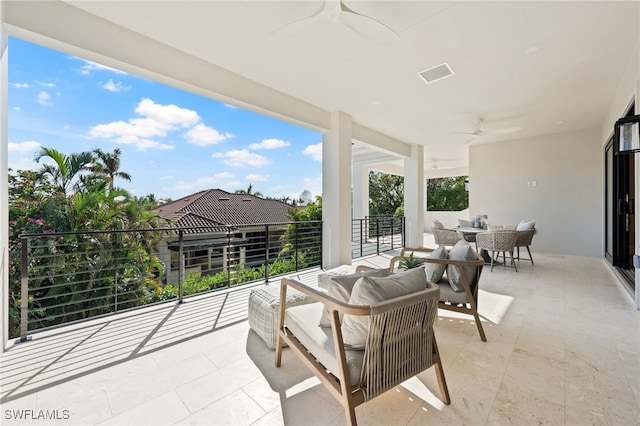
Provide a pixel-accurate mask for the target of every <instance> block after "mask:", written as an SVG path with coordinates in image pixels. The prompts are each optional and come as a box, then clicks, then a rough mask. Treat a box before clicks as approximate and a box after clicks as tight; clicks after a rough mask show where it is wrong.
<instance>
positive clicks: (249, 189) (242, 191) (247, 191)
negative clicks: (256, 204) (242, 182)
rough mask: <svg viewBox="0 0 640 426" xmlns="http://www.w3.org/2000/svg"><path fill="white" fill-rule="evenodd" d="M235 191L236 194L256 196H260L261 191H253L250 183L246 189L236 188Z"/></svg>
mask: <svg viewBox="0 0 640 426" xmlns="http://www.w3.org/2000/svg"><path fill="white" fill-rule="evenodd" d="M235 193H236V194H247V195H254V196H256V197H262V193H261V192H253V185H252V184H249V186H248V187H247V189H236V190H235Z"/></svg>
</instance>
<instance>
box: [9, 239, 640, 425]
mask: <svg viewBox="0 0 640 426" xmlns="http://www.w3.org/2000/svg"><path fill="white" fill-rule="evenodd" d="M387 259H388V258H387V257H384V256H378V257H372V258H366V259H362V260H360V262H366V263H368V264H372V265H382V264H385V262H388V260H387ZM534 259H535V261H536V264H535V266H532V265H531V264H530V263H529V262H525V261H521V262H520V266H519V268H518V271H519V272H517V273H516V272H515V271H514V270H513V269H510V268H504V267H496V268H495V269H494V271H493V272H490V271H489V268H485V270H484V271H483V275H482V279H481V289H482V290H481V294H480V301H479V307H480V311H481V314H482V315H483V317H484V319H485V321H484V327H485V331H486V333H487V338H488V341H487V342H486V343H483V342H481V341H480V339H479V337H478V334H477V330H476V327H475V325H474V324H473V323H472V322H471V321H470V319H469V317H465V316H457V317H455V316H452V314H451V313H449V312H446V311H441V313H440V317H439V323H438V327H437V329H436V335H437V338H438V343H439V346H440V351H441V354H442V357H443V362H444V367H445V374H446V378H447V382H448V385H449V390H450V393H451V399H452V403H451V405H449V406H445V405H443V404H442V403H441V402H440V401H439V400H438V399H437V398H436V397H435V396H434V394H432V393H431V392H430V390H434V391H435V392H434V393H435V394H436V395H437V385H436V381H435V376H434V373H433V371H431V370H427V371H426V372H424V373H422V374H421V375H420V376H419V377H418V378H415V379H413V380H411V381H408V382H406V383H405V384H403V385H402V386H399V387H398V388H397V389H394V390H392V391H389V392H387V393H386V394H384V395H382V396H380V397H378V398H377V399H375V400H373V401H371V402H369V403H367V404H364V405H362V406H360V407H358V408H357V409H356V415H357V417H358V420H359V422H360V424H362V425H369V424H371V425H374V424H376V425H377V424H379V425H418V424H427V423H429V424H455V425H459V424H491V425H493V424H523V425H534V424H536V425H537V424H548V425H562V424H566V425H586V424H612V425H632V424H635V425H637V424H640V311H638V310H636V309H635V308H634V307H633V304H632V301H631V297H630V296H629V294H628V293H627V292H626V291H625V290H624V289H623V288H622V287H621V286H620V284H618V283H617V281H616V279H615V277H614V275H613V274H612V272H611V271H610V270H609V268H608V267H607V266H606V264H605V263H604V261H603V260H601V259H595V258H585V257H575V256H564V255H551V254H541V253H535V252H534ZM313 277H314V274H307V275H304V276H302V277H301V278H302V279H309V280H311V279H314V278H313ZM270 285H277V283H276V282H274V283H272V284H270ZM249 291H250V288H248V287H247V288H242V289H238V290H232V291H228V292H225V293H219V294H216V295H215V296H208V297H199V298H194V299H190V300H189V301H188V302H187V303H185V304H183V305H180V306H178V305H166V306H160V307H152V308H147V309H145V310H143V311H138V312H135V313H130V314H125V315H119V316H116V317H110V318H105V319H100V320H96V321H92V322H88V323H84V324H80V325H76V326H73V327H66V328H61V329H58V330H53V331H49V332H47V333H41V334H38V335H36V337H35V338H34V340H33V341H31V342H27V343H21V344H18V345H15V346H13V347H11V348H10V349H9V350H8V351H6V352H5V353H4V354H3V356H2V358H1V362H2V364H1V367H0V379H1V394H0V396H1V400H0V416H1V418H0V423H2V424H3V425H4V424H7V425H9V424H14V425H27V424H39V425H42V424H55V425H71V424H76V425H89V424H105V425H107V424H109V425H138V424H140V425H164V424H202V425H218V424H220V425H229V424H232V425H282V424H286V425H342V424H344V423H345V419H344V415H343V411H342V409H341V407H340V405H339V404H338V403H337V402H336V401H335V400H334V399H333V398H332V397H331V396H330V394H329V393H328V392H327V391H326V390H325V389H324V388H323V387H322V385H320V384H319V382H318V381H317V380H316V379H315V378H313V377H312V376H311V375H310V373H309V372H308V371H307V370H306V368H305V367H304V366H303V365H302V363H301V362H299V361H298V360H297V359H295V358H294V357H293V356H292V354H291V353H290V351H289V350H288V349H286V350H285V353H284V361H283V365H282V367H280V368H279V369H277V368H275V367H274V352H273V351H271V350H269V349H268V348H266V346H265V345H264V344H263V342H262V341H261V340H260V338H259V337H257V335H256V334H254V333H253V332H252V331H251V330H250V329H249V326H248V324H247V320H246V315H247V308H246V305H247V298H248V294H249ZM425 385H426V386H425ZM20 416H22V419H19V418H18V417H20ZM38 416H53V417H54V418H55V417H56V416H57V418H58V419H56V420H42V419H40V418H38Z"/></svg>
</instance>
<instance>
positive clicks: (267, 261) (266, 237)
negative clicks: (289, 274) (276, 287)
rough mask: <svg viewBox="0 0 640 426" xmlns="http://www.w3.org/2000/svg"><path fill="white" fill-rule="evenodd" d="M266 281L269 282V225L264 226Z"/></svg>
mask: <svg viewBox="0 0 640 426" xmlns="http://www.w3.org/2000/svg"><path fill="white" fill-rule="evenodd" d="M264 235H265V244H264V282H265V283H268V282H269V225H265V226H264Z"/></svg>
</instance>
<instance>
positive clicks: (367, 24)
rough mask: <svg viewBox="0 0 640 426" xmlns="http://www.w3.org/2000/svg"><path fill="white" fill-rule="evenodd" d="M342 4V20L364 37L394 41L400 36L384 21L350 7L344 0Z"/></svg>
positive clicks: (340, 17)
mask: <svg viewBox="0 0 640 426" xmlns="http://www.w3.org/2000/svg"><path fill="white" fill-rule="evenodd" d="M340 6H341V9H342V12H341V13H340V16H339V19H340V22H342V23H343V24H344V25H345V26H346V27H348V28H350V29H351V30H352V31H354V32H356V33H358V34H360V35H361V36H363V37H364V38H367V39H370V40H374V41H380V42H392V41H396V40H398V39H399V38H400V36H399V35H398V33H396V32H395V31H393V30H392V29H391V28H389V27H388V26H386V25H385V24H383V23H382V22H380V21H378V20H376V19H374V18H371V17H370V16H366V15H363V14H361V13H358V12H355V11H353V10H351V9H349V8H348V7H347V6H346V5H345V4H344V3H342V1H340Z"/></svg>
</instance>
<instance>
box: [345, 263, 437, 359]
mask: <svg viewBox="0 0 640 426" xmlns="http://www.w3.org/2000/svg"><path fill="white" fill-rule="evenodd" d="M423 269H424V268H414V269H409V270H407V271H403V272H401V273H398V274H394V275H390V276H388V277H379V278H378V277H362V278H360V279H359V280H358V281H357V282H356V283H355V285H354V286H353V291H352V292H351V297H350V298H349V304H350V305H365V306H370V305H373V304H376V303H378V302H382V301H384V300H389V299H393V298H395V297H398V296H403V295H405V294H409V293H415V292H417V291H420V290H424V289H426V288H427V280H426V277H425V274H424V270H423ZM368 334H369V317H368V316H355V315H345V316H344V320H343V321H342V340H343V341H344V344H345V347H348V348H349V349H364V347H365V345H366V343H367V335H368Z"/></svg>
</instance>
